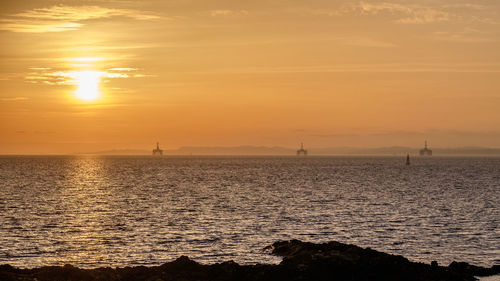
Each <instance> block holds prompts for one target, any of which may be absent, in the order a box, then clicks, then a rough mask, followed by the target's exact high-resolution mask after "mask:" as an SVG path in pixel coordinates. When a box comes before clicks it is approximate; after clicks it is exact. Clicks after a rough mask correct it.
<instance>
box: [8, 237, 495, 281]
mask: <svg viewBox="0 0 500 281" xmlns="http://www.w3.org/2000/svg"><path fill="white" fill-rule="evenodd" d="M264 250H265V251H267V252H269V253H270V254H274V255H278V256H281V257H283V261H282V262H281V263H280V264H277V265H270V264H255V265H239V264H237V263H235V262H233V261H227V262H223V263H216V264H211V265H204V264H199V263H197V262H195V261H193V260H191V259H189V258H188V257H186V256H181V257H179V258H178V259H176V260H175V261H172V262H167V263H165V264H163V265H160V266H152V267H145V266H137V267H124V268H109V267H107V268H96V269H79V268H77V267H74V266H72V265H65V266H44V267H40V268H33V269H18V268H14V267H12V266H10V265H0V280H5V281H10V280H12V281H13V280H23V281H30V280H33V281H34V280H38V281H45V280H51V281H52V280H53V281H63V280H64V281H80V280H85V281H87V280H88V281H104V280H106V281H108V280H113V281H132V280H134V281H142V280H144V281H174V280H177V281H194V280H214V281H219V280H220V281H223V280H224V281H229V280H238V281H247V280H248V281H258V280H259V281H260V280H297V281H298V280H301V281H314V280H346V281H347V280H349V281H358V280H359V281H361V280H363V281H368V280H370V281H379V280H380V281H403V280H406V281H424V280H435V281H438V280H439V281H468V280H477V279H476V278H475V277H476V276H492V275H497V274H500V265H495V266H492V267H491V268H484V267H479V266H473V265H470V264H467V263H463V262H452V263H451V264H450V265H448V266H440V265H438V264H437V263H436V262H431V263H429V264H424V263H417V262H411V261H409V260H408V259H406V258H404V257H402V256H398V255H391V254H387V253H383V252H379V251H375V250H372V249H370V248H366V249H364V248H361V247H358V246H355V245H349V244H343V243H339V242H329V243H323V244H314V243H308V242H301V241H298V240H290V241H282V242H276V243H274V244H272V245H270V246H268V247H266V248H264Z"/></svg>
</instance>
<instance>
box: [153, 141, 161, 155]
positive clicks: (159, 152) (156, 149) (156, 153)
mask: <svg viewBox="0 0 500 281" xmlns="http://www.w3.org/2000/svg"><path fill="white" fill-rule="evenodd" d="M153 155H155V156H162V155H163V150H161V149H160V143H159V142H157V143H156V148H155V149H153Z"/></svg>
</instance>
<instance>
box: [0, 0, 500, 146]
mask: <svg viewBox="0 0 500 281" xmlns="http://www.w3.org/2000/svg"><path fill="white" fill-rule="evenodd" d="M246 2H249V3H246ZM0 36H1V37H0V38H1V39H0V40H1V42H0V43H1V44H0V55H1V62H0V154H29V153H74V152H91V151H98V150H107V149H150V148H152V147H153V146H154V143H155V142H156V141H160V142H161V143H162V144H163V147H164V148H167V149H172V148H177V147H181V146H235V145H259V146H260V145H263V146H275V145H276V146H288V147H296V146H298V144H299V143H300V142H301V141H303V142H305V143H306V144H307V146H308V147H336V146H357V147H361V146H367V147H377V146H393V145H402V146H413V147H420V146H422V143H423V140H425V139H427V140H429V142H430V143H431V144H432V146H433V147H456V146H490V147H500V52H499V50H500V2H498V1H496V0H478V1H472V0H469V1H455V0H453V1H452V0H433V1H427V0H413V1H359V2H356V1H324V0H311V1H264V0H255V1H230V0H214V1H206V0H192V1H185V0H173V1H160V0H145V1H119V0H118V1H117V0H113V1H111V0H101V1H90V0H85V1H83V0H82V1H76V0H74V1H50V0H36V1H34V0H27V1H17V0H2V10H1V13H0ZM95 95H97V97H94V96H95Z"/></svg>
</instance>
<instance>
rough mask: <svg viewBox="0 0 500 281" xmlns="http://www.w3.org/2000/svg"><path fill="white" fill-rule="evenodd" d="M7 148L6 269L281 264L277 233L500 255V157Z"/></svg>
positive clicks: (494, 258) (0, 240)
mask: <svg viewBox="0 0 500 281" xmlns="http://www.w3.org/2000/svg"><path fill="white" fill-rule="evenodd" d="M404 162H405V159H404V158H403V157H307V158H296V157H281V158H280V157H255V158H251V157H219V158H217V157H213V158H209V157H207V158H196V157H185V158H180V157H177V158H171V157H163V158H153V157H113V156H48V157H46V156H39V157H32V156H25V157H24V156H19V157H15V156H2V157H0V264H4V263H9V264H11V265H14V266H20V267H35V266H42V265H63V264H65V263H71V264H74V265H77V266H80V267H86V268H89V267H99V266H126V265H157V264H161V263H164V262H167V261H171V260H173V259H175V258H177V257H179V256H180V255H188V256H189V257H191V258H193V259H195V260H196V261H199V262H203V263H209V262H210V263H212V262H220V261H224V260H231V259H232V260H234V261H236V262H238V263H245V264H249V263H250V264H251V263H257V262H268V263H270V262H273V263H276V262H279V261H280V259H279V258H277V257H273V256H270V255H267V254H265V253H263V252H262V251H261V249H262V248H263V247H265V246H267V245H269V244H271V243H273V242H275V241H277V240H284V239H292V238H295V239H300V240H304V241H311V242H324V241H330V240H337V241H340V242H344V243H352V244H356V245H359V246H363V247H371V248H373V249H376V250H380V251H386V252H389V253H393V254H401V255H404V256H405V257H408V258H409V259H410V260H413V261H422V262H427V263H428V262H430V261H432V260H437V261H438V262H439V263H440V264H448V263H449V262H451V261H452V260H457V261H466V262H469V263H473V264H477V265H484V266H491V265H493V264H499V263H500V228H499V225H500V158H451V157H450V158H439V157H432V158H416V157H414V158H413V159H412V165H410V166H409V167H407V166H405V165H404Z"/></svg>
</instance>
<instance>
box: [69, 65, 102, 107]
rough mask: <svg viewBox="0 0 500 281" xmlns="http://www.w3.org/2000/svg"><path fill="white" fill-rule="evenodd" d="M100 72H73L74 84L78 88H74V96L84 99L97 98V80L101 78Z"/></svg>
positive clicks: (98, 93)
mask: <svg viewBox="0 0 500 281" xmlns="http://www.w3.org/2000/svg"><path fill="white" fill-rule="evenodd" d="M101 76H102V73H101V72H99V71H81V72H76V73H75V79H76V81H75V82H76V84H77V85H78V89H77V90H76V92H75V94H76V96H77V97H78V98H79V99H81V100H84V101H93V100H96V99H98V98H99V96H100V95H101V93H100V92H99V82H100V80H101Z"/></svg>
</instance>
